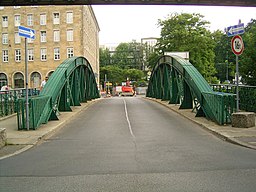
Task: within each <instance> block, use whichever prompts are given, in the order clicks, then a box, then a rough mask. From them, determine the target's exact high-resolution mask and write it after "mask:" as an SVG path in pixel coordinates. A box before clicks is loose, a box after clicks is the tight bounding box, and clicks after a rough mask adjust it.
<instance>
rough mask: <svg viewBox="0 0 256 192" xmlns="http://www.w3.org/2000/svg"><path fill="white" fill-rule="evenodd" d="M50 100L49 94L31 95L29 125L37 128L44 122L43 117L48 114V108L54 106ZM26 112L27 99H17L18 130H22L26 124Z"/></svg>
mask: <svg viewBox="0 0 256 192" xmlns="http://www.w3.org/2000/svg"><path fill="white" fill-rule="evenodd" d="M50 100H51V98H50V97H49V96H36V97H29V117H30V118H29V125H30V127H31V128H34V129H35V128H36V127H38V126H39V125H40V124H42V123H43V122H42V119H43V118H42V117H44V116H46V115H47V111H48V109H51V108H52V106H51V102H50ZM46 108H48V109H46ZM25 114H26V100H25V98H22V99H19V100H18V101H17V118H18V130H22V129H24V127H25V126H26V125H25V123H26V116H25Z"/></svg>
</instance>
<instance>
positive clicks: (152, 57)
mask: <svg viewBox="0 0 256 192" xmlns="http://www.w3.org/2000/svg"><path fill="white" fill-rule="evenodd" d="M159 57H160V55H159V54H158V53H157V52H153V53H151V54H150V55H149V57H148V59H147V63H148V68H149V69H153V68H154V66H155V64H156V63H157V61H158V59H159Z"/></svg>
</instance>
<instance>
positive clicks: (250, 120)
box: [231, 112, 255, 128]
mask: <svg viewBox="0 0 256 192" xmlns="http://www.w3.org/2000/svg"><path fill="white" fill-rule="evenodd" d="M231 122H232V127H238V128H250V127H254V126H255V114H254V113H253V112H237V113H233V114H232V117H231Z"/></svg>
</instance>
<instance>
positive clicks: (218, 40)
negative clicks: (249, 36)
mask: <svg viewBox="0 0 256 192" xmlns="http://www.w3.org/2000/svg"><path fill="white" fill-rule="evenodd" d="M212 35H213V39H214V41H215V45H216V46H215V49H214V52H215V68H216V70H217V74H216V76H217V78H218V79H219V80H220V81H221V82H224V81H225V80H232V79H233V78H234V76H235V55H234V54H233V53H232V50H231V46H230V41H231V38H230V37H228V36H227V34H224V33H223V32H222V31H219V30H217V31H215V32H214V33H213V34H212Z"/></svg>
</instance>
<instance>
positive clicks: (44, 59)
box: [41, 48, 47, 61]
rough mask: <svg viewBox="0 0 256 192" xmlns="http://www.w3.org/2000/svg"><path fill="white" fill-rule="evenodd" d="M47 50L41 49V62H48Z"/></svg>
mask: <svg viewBox="0 0 256 192" xmlns="http://www.w3.org/2000/svg"><path fill="white" fill-rule="evenodd" d="M46 56H47V50H46V48H41V61H46Z"/></svg>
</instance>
